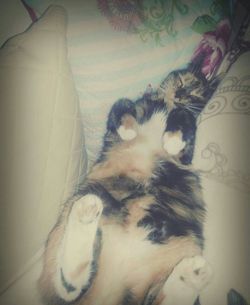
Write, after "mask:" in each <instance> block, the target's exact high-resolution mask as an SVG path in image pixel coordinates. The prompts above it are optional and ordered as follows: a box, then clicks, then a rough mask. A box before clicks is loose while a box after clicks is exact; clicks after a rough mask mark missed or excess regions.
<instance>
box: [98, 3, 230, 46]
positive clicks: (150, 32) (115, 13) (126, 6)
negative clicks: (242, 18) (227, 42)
mask: <svg viewBox="0 0 250 305" xmlns="http://www.w3.org/2000/svg"><path fill="white" fill-rule="evenodd" d="M229 2H230V1H229ZM97 3H98V8H99V10H100V11H101V12H102V14H103V15H104V16H106V17H107V19H108V20H109V22H110V24H111V25H112V27H113V28H114V29H116V30H120V31H127V32H130V33H136V34H138V35H139V36H140V37H141V39H142V40H143V41H148V40H149V39H154V40H155V42H156V43H157V44H162V41H163V38H164V37H167V36H171V37H175V36H177V34H178V31H177V30H176V28H175V21H176V18H177V17H181V18H183V17H184V16H186V15H188V14H189V12H190V4H189V3H188V2H185V1H184V0H126V1H124V0H97ZM228 15H229V11H228V3H227V1H224V0H214V1H212V2H211V5H210V15H202V16H199V17H197V18H196V19H195V20H194V21H193V23H192V24H190V28H191V29H192V30H193V31H195V32H197V33H199V34H204V33H206V32H208V31H213V30H215V29H216V27H217V24H218V22H219V21H220V20H221V19H222V18H223V17H225V16H227V17H228Z"/></svg>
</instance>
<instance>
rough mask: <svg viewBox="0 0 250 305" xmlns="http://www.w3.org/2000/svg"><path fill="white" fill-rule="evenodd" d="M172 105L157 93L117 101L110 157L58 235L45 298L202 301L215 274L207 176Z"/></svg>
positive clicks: (104, 154) (48, 261) (188, 304)
mask: <svg viewBox="0 0 250 305" xmlns="http://www.w3.org/2000/svg"><path fill="white" fill-rule="evenodd" d="M172 111H174V110H171V111H170V112H169V109H168V105H167V104H166V103H164V102H163V101H161V100H154V99H152V98H151V97H150V96H147V95H144V96H143V97H142V98H141V99H139V100H137V101H136V102H135V103H134V102H131V101H130V100H127V99H122V100H119V101H118V102H117V103H115V104H114V106H113V107H112V109H111V111H110V114H109V117H108V122H107V131H106V134H105V136H104V141H103V148H102V150H101V152H100V156H99V158H98V160H97V162H96V163H95V164H94V166H93V168H92V170H91V171H90V173H89V174H88V177H87V179H86V181H85V183H84V184H83V185H82V187H81V190H80V191H79V192H78V194H77V195H76V196H74V197H73V198H72V199H71V200H70V201H69V202H67V203H66V204H65V206H64V208H63V210H62V212H61V215H60V217H59V219H58V221H57V224H56V225H55V227H54V228H53V230H52V231H51V233H50V235H49V238H48V241H47V245H46V250H45V254H44V265H43V271H42V274H41V277H40V280H39V286H40V289H41V293H42V296H43V300H44V301H45V303H47V304H53V305H61V304H64V305H66V304H72V303H74V304H81V305H122V304H123V305H125V304H130V305H132V304H134V305H135V304H138V305H139V304H140V305H149V304H154V305H156V304H158V305H159V304H161V305H173V304H181V305H193V303H194V301H195V299H196V297H197V296H198V294H199V292H200V290H201V289H202V288H203V287H204V286H205V285H206V284H207V282H208V281H209V278H210V275H211V271H210V268H209V265H208V264H207V262H206V261H205V260H204V258H202V256H201V254H202V249H203V222H204V217H205V207H204V202H203V199H202V191H201V186H200V179H199V175H198V174H197V173H196V172H195V171H194V170H192V169H191V167H189V166H186V165H185V164H189V163H190V162H191V159H192V154H191V155H190V152H189V149H186V146H188V145H189V144H188V143H185V144H184V147H183V148H181V149H180V148H179V149H176V147H175V148H174V149H173V147H171V145H173V143H172V144H171V141H169V136H167V134H168V132H169V126H168V124H170V123H171V121H170V119H171V116H170V114H171V113H172ZM172 114H173V113H172ZM193 122H194V125H195V121H193ZM182 124H183V125H185V124H184V123H183V122H182ZM194 131H195V129H194ZM184 133H185V132H184ZM184 140H185V139H184ZM172 142H173V141H172ZM169 151H170V152H169ZM185 160H188V161H189V162H185ZM183 161H184V162H183Z"/></svg>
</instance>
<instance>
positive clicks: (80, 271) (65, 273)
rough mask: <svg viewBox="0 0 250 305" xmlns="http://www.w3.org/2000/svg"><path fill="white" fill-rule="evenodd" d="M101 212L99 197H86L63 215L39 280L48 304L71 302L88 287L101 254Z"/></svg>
mask: <svg viewBox="0 0 250 305" xmlns="http://www.w3.org/2000/svg"><path fill="white" fill-rule="evenodd" d="M102 209H103V205H102V201H101V199H100V198H99V197H98V196H96V195H94V194H86V195H85V196H83V197H81V198H78V199H77V200H76V201H75V202H74V203H73V205H72V206H71V207H66V210H65V211H64V212H63V214H62V216H61V217H62V219H61V220H60V223H59V225H57V226H56V227H55V229H54V230H53V231H52V233H51V235H50V238H49V240H48V243H47V247H46V252H45V256H44V260H45V261H44V270H43V273H42V275H41V278H40V288H41V291H42V294H43V296H44V298H45V300H46V301H47V302H48V301H49V302H51V303H54V302H55V303H56V301H58V300H63V301H64V302H72V301H74V300H76V299H77V298H78V297H79V296H81V295H82V294H83V293H84V292H86V291H87V290H88V288H89V287H90V285H91V283H92V279H93V276H94V275H95V271H96V270H95V268H96V260H97V258H98V252H99V251H100V249H99V248H100V231H99V230H98V223H99V219H100V216H101V214H102Z"/></svg>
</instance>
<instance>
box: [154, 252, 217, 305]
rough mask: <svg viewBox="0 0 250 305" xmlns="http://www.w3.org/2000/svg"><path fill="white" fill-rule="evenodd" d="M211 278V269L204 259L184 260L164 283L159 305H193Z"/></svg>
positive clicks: (195, 257)
mask: <svg viewBox="0 0 250 305" xmlns="http://www.w3.org/2000/svg"><path fill="white" fill-rule="evenodd" d="M211 278H212V269H211V267H210V265H209V263H208V262H207V260H206V259H204V257H202V256H194V257H189V258H184V259H183V260H182V261H181V262H180V263H179V264H178V265H177V266H176V267H175V268H174V270H173V271H172V273H171V274H170V276H169V277H168V279H167V281H166V282H165V284H164V286H163V288H162V291H161V302H160V305H194V303H195V301H196V299H197V297H198V296H199V294H200V292H201V291H202V290H203V289H204V288H205V287H206V286H207V285H208V283H209V282H210V281H211Z"/></svg>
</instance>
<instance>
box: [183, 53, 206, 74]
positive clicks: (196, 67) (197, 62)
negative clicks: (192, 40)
mask: <svg viewBox="0 0 250 305" xmlns="http://www.w3.org/2000/svg"><path fill="white" fill-rule="evenodd" d="M204 60H205V54H202V53H201V54H199V55H198V56H196V57H195V58H193V59H192V60H191V61H190V63H189V64H188V67H187V68H188V70H189V71H190V72H192V73H194V74H197V75H201V74H202V65H203V62H204Z"/></svg>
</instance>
